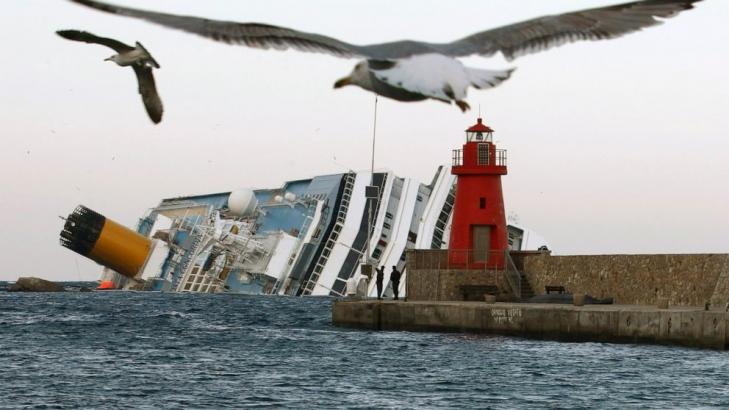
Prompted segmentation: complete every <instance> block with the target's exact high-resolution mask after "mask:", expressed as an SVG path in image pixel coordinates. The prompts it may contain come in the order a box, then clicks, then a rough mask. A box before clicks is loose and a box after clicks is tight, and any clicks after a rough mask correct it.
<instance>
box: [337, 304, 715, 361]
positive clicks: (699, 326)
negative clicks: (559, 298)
mask: <svg viewBox="0 0 729 410" xmlns="http://www.w3.org/2000/svg"><path fill="white" fill-rule="evenodd" d="M728 318H729V314H727V313H726V312H723V311H704V310H702V309H698V308H689V307H682V308H671V309H665V310H661V309H656V308H654V307H649V306H620V305H592V306H582V307H576V306H571V305H539V304H517V303H496V304H487V303H482V302H379V301H347V300H339V301H337V302H335V304H334V307H333V309H332V322H333V323H334V325H336V326H345V327H353V328H359V329H370V330H411V331H458V332H469V333H483V334H499V335H511V336H521V337H529V338H538V339H553V340H563V341H596V342H621V343H657V344H676V345H684V346H692V347H701V348H711V349H723V350H726V349H727V347H729V346H728V345H729V343H728V342H729V340H728V338H727V319H728Z"/></svg>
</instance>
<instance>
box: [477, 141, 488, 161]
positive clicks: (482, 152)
mask: <svg viewBox="0 0 729 410" xmlns="http://www.w3.org/2000/svg"><path fill="white" fill-rule="evenodd" d="M488 164H489V144H478V165H488Z"/></svg>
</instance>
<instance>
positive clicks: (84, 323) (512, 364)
mask: <svg viewBox="0 0 729 410" xmlns="http://www.w3.org/2000/svg"><path fill="white" fill-rule="evenodd" d="M331 304H332V300H330V299H320V298H307V299H299V298H282V297H251V296H233V295H175V294H145V293H77V292H68V293H63V294H11V293H4V292H3V293H0V407H41V406H42V407H46V408H61V407H93V408H100V407H104V408H115V407H123V408H160V407H170V408H200V407H211V408H220V407H244V406H254V407H300V408H322V407H347V408H372V407H393V408H432V407H436V408H437V407H449V408H489V407H491V408H595V407H600V408H626V407H641V408H646V407H651V408H691V407H702V408H709V407H716V408H727V407H729V387H727V386H729V354H727V353H724V352H714V351H705V350H693V349H684V348H674V347H660V346H634V345H610V344H598V343H583V344H562V343H554V342H544V341H529V340H522V339H514V338H504V337H483V336H469V335H460V334H435V333H408V332H364V331H353V330H346V329H339V328H335V327H333V326H332V325H331V314H330V307H331Z"/></svg>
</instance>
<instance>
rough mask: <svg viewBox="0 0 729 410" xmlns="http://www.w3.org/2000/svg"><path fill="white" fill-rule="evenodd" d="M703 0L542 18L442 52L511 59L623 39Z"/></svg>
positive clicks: (661, 0)
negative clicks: (583, 43)
mask: <svg viewBox="0 0 729 410" xmlns="http://www.w3.org/2000/svg"><path fill="white" fill-rule="evenodd" d="M699 1H701V0H646V1H634V2H630V3H624V4H619V5H615V6H608V7H600V8H595V9H589V10H582V11H577V12H573V13H565V14H560V15H556V16H545V17H539V18H535V19H532V20H527V21H524V22H521V23H516V24H512V25H508V26H504V27H499V28H496V29H493V30H488V31H483V32H480V33H476V34H473V35H470V36H468V37H465V38H463V39H461V40H458V41H454V42H453V43H450V44H444V45H443V46H442V49H441V52H442V53H443V54H447V55H450V56H454V57H456V56H466V55H472V54H480V55H483V56H490V55H493V54H495V53H497V52H501V53H502V54H503V55H504V57H506V59H508V60H513V59H515V58H517V57H520V56H523V55H526V54H530V53H536V52H539V51H543V50H547V49H549V48H552V47H556V46H559V45H562V44H566V43H570V42H574V41H579V40H604V39H611V38H616V37H620V36H622V35H624V34H628V33H632V32H635V31H639V30H641V29H643V28H646V27H651V26H655V25H658V24H662V21H661V20H658V19H657V18H661V19H665V18H670V17H673V16H675V15H677V14H678V13H680V12H681V11H683V10H688V9H692V8H693V7H694V6H693V4H694V3H697V2H699Z"/></svg>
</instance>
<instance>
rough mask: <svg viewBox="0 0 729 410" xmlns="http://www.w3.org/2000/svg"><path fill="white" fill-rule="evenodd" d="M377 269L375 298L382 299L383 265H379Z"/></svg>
mask: <svg viewBox="0 0 729 410" xmlns="http://www.w3.org/2000/svg"><path fill="white" fill-rule="evenodd" d="M375 270H376V271H377V277H376V278H375V284H376V285H377V300H382V281H383V280H384V279H385V267H384V266H380V267H379V269H375Z"/></svg>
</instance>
